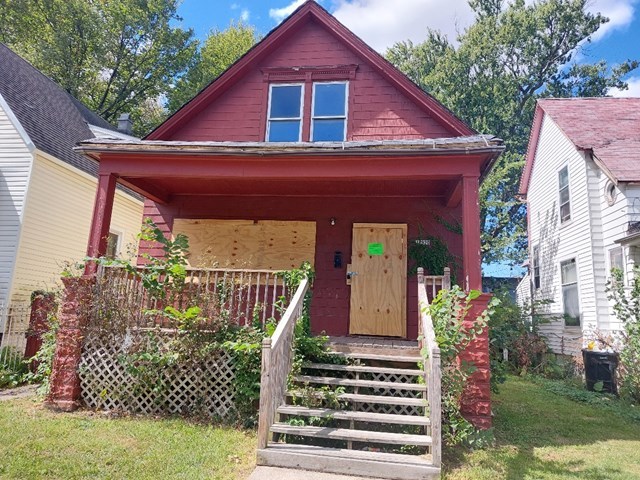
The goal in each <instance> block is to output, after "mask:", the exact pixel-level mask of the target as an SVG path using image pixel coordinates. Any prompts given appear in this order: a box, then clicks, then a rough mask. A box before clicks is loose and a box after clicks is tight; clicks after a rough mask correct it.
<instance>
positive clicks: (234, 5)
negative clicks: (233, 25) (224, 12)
mask: <svg viewBox="0 0 640 480" xmlns="http://www.w3.org/2000/svg"><path fill="white" fill-rule="evenodd" d="M229 8H230V9H231V10H237V9H239V8H240V5H238V4H237V3H232V4H231V6H230V7H229Z"/></svg>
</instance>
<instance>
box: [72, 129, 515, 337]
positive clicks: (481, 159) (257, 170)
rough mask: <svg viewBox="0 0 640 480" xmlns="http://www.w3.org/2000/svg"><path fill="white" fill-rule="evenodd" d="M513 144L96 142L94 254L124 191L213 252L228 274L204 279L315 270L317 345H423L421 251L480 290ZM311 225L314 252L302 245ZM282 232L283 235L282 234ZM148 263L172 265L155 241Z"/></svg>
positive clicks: (88, 146)
mask: <svg viewBox="0 0 640 480" xmlns="http://www.w3.org/2000/svg"><path fill="white" fill-rule="evenodd" d="M500 143H501V142H500V141H499V140H497V139H494V138H493V137H485V136H476V137H457V138H451V139H435V140H415V141H412V140H411V141H410V140H407V141H404V140H402V141H379V142H341V143H314V144H305V143H296V144H278V143H273V144H269V143H249V142H247V143H231V142H199V143H198V142H174V141H138V142H133V141H132V142H125V143H123V142H122V141H118V142H115V141H114V142H111V141H109V140H105V139H101V140H99V141H95V140H94V141H87V142H83V143H82V144H81V146H80V147H79V150H80V151H82V152H83V153H85V154H87V155H89V156H91V157H93V158H95V159H97V160H99V161H100V181H99V187H98V192H97V196H96V204H95V205H96V206H95V211H94V219H93V224H92V230H91V236H90V241H89V246H88V255H89V256H91V257H99V256H101V255H103V254H104V252H105V249H106V236H107V234H108V232H109V224H110V215H111V205H112V201H113V192H114V189H115V186H116V184H117V183H119V184H121V185H123V186H126V187H128V188H130V189H132V190H134V191H136V192H138V193H140V194H142V195H144V196H145V197H146V198H147V202H146V203H145V212H144V215H145V217H147V218H151V219H152V220H153V221H154V222H155V223H156V225H158V226H159V227H160V228H161V229H162V230H163V231H164V232H165V234H166V235H168V236H170V235H172V234H176V233H179V232H181V231H187V230H188V231H189V232H190V233H192V234H191V235H190V236H191V237H192V238H198V239H199V244H200V245H204V246H205V247H204V248H203V250H205V251H206V252H207V253H209V252H210V251H211V250H213V253H214V256H215V258H214V261H215V263H214V264H209V265H207V264H205V263H202V262H200V263H199V262H197V261H194V262H193V263H192V266H194V267H214V266H217V267H230V266H231V267H233V268H238V267H240V268H247V269H267V270H274V269H286V268H292V267H297V266H299V263H300V261H301V260H306V261H309V262H310V263H311V264H312V265H313V267H314V270H315V272H316V278H315V284H314V300H313V305H312V318H313V323H312V329H313V331H314V332H315V333H319V332H322V331H324V332H326V333H327V334H329V335H332V336H345V335H354V334H355V335H377V336H393V337H397V338H400V339H402V338H404V339H409V340H411V339H416V338H417V335H418V307H417V302H416V297H415V295H416V294H415V292H416V284H417V283H416V277H415V275H412V274H410V273H409V272H410V271H412V270H413V272H415V267H416V266H417V265H415V262H413V261H412V259H409V260H408V259H407V256H408V254H407V252H408V247H409V246H410V245H414V244H417V242H423V243H428V242H429V240H427V239H425V238H437V239H438V240H439V241H441V242H442V243H443V245H445V246H446V248H447V249H448V254H449V255H450V257H449V258H450V259H457V260H456V261H455V262H451V264H450V266H452V267H453V268H454V275H455V276H456V278H457V279H458V280H459V283H461V284H462V285H463V287H464V288H466V289H480V287H481V273H480V234H479V232H480V224H479V210H478V209H479V207H478V185H479V181H480V179H481V177H482V175H483V172H485V171H486V170H487V168H488V166H489V165H490V164H491V162H493V160H494V159H495V158H496V157H497V156H498V155H499V154H500V152H501V151H502V146H501V145H500ZM233 222H236V224H235V226H233ZM206 224H209V227H207V226H206ZM224 225H227V227H228V228H230V230H229V231H233V232H234V233H232V234H230V235H223V236H224V237H225V238H227V239H228V241H227V242H226V245H218V244H216V245H215V246H213V247H212V245H213V244H214V243H216V236H217V234H218V233H220V232H221V231H222V230H223V228H227V227H224ZM229 225H231V227H229ZM274 225H275V227H274ZM308 225H311V226H312V227H310V229H309V230H305V232H306V233H305V234H304V235H303V239H304V242H305V243H304V246H305V248H301V243H302V242H300V241H299V238H298V237H295V235H298V234H299V233H300V229H306V228H307V226H308ZM196 226H197V227H199V228H200V230H198V229H194V227H196ZM362 227H370V232H365V231H364V230H363V229H362ZM207 228H208V230H207ZM269 228H279V229H280V235H273V234H271V233H269V232H273V230H268V229H269ZM373 229H376V231H374V230H373ZM258 231H260V232H262V233H260V234H257V233H255V232H258ZM287 232H291V233H290V234H287ZM293 232H297V233H293ZM461 232H463V233H461ZM260 235H262V236H260ZM218 236H219V235H218ZM307 239H310V242H307ZM207 245H208V246H209V247H206V246H207ZM371 248H373V250H371ZM140 250H141V252H145V253H149V254H152V255H153V254H157V253H159V252H158V250H157V248H156V246H154V245H152V244H148V243H144V242H142V243H141V244H140ZM194 257H195V255H194ZM192 260H194V259H193V258H192V259H190V261H192ZM358 263H359V264H358ZM92 268H93V267H92V266H91V265H89V266H88V269H87V273H93V270H92ZM364 270H367V272H366V273H365V272H364ZM427 273H430V274H436V275H437V274H440V275H441V274H442V273H443V272H442V270H440V271H432V272H427ZM374 292H375V293H374Z"/></svg>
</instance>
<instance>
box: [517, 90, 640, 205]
mask: <svg viewBox="0 0 640 480" xmlns="http://www.w3.org/2000/svg"><path fill="white" fill-rule="evenodd" d="M544 115H548V116H549V117H550V118H551V119H552V120H553V121H554V122H555V123H556V124H557V125H558V127H559V128H560V130H562V132H563V133H564V134H565V135H566V137H567V138H568V139H569V140H570V141H571V142H572V143H573V144H574V145H575V147H576V148H577V149H578V150H582V151H587V152H589V153H592V154H593V156H594V160H595V161H596V162H597V163H598V165H599V166H600V168H602V169H603V170H604V171H605V173H606V174H607V175H608V176H610V177H612V179H613V180H615V181H616V182H640V98H613V97H599V98H547V99H542V100H538V104H537V106H536V112H535V116H534V119H533V128H532V130H531V137H530V139H529V146H528V149H527V157H526V164H525V168H524V171H523V173H522V178H521V181H520V194H523V195H526V193H527V190H528V188H529V182H530V180H531V172H532V170H533V163H534V160H535V154H536V149H537V146H538V140H539V136H540V129H541V128H542V120H543V117H544Z"/></svg>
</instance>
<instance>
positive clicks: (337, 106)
mask: <svg viewBox="0 0 640 480" xmlns="http://www.w3.org/2000/svg"><path fill="white" fill-rule="evenodd" d="M312 110H313V113H312V122H311V141H312V142H331V141H336V142H342V141H344V140H345V138H346V134H347V83H346V82H329V83H314V84H313V108H312Z"/></svg>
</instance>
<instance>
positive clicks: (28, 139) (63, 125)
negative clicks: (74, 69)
mask: <svg viewBox="0 0 640 480" xmlns="http://www.w3.org/2000/svg"><path fill="white" fill-rule="evenodd" d="M105 133H108V134H109V136H111V137H118V136H119V137H120V138H133V137H129V136H128V135H123V134H121V133H119V132H116V131H115V129H114V128H113V127H112V126H111V125H109V124H108V123H107V122H106V121H105V120H103V119H102V118H100V117H99V116H97V115H95V114H94V113H93V112H91V111H89V109H87V108H86V107H85V106H84V105H82V104H81V103H80V102H79V101H78V100H76V99H75V98H73V97H72V96H71V95H69V94H68V93H67V92H66V91H64V90H63V89H62V88H60V87H59V86H58V85H56V84H55V83H54V82H53V81H52V80H51V79H49V78H47V77H46V76H45V75H43V74H42V73H41V72H40V71H38V70H37V69H35V68H34V67H33V66H32V65H31V64H29V63H28V62H27V61H25V60H24V59H22V58H21V57H19V56H18V55H17V54H15V53H14V52H12V51H11V50H10V49H9V48H8V47H6V46H5V45H3V44H0V334H4V335H3V339H2V345H7V344H10V343H18V344H19V343H20V342H23V341H24V331H25V328H26V323H27V321H28V318H27V315H28V307H29V301H30V297H31V293H32V292H33V291H35V290H50V289H53V288H55V286H56V285H58V284H59V278H60V272H61V270H62V269H63V267H64V265H65V262H72V261H78V260H79V259H82V258H83V257H84V254H85V253H86V246H87V240H88V237H89V228H90V226H91V218H92V214H93V203H94V197H95V189H96V184H97V174H98V164H97V162H96V161H95V160H92V159H89V158H87V157H85V156H83V155H80V154H78V153H76V152H74V150H73V148H74V146H75V144H76V143H77V142H79V141H81V140H86V139H87V138H94V137H96V136H100V135H103V134H105ZM141 218H142V197H140V196H138V195H136V194H133V192H128V193H126V192H124V191H123V190H121V189H119V190H118V191H117V192H116V193H115V196H114V205H113V222H112V223H111V226H110V227H109V231H108V232H107V235H108V236H109V252H108V253H109V254H110V255H116V254H118V253H119V252H120V251H124V249H125V248H126V245H127V243H131V244H134V245H135V243H134V242H135V241H136V233H137V232H139V231H140V220H141Z"/></svg>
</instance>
